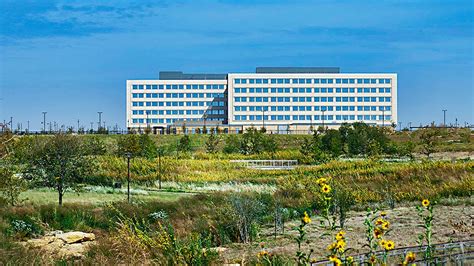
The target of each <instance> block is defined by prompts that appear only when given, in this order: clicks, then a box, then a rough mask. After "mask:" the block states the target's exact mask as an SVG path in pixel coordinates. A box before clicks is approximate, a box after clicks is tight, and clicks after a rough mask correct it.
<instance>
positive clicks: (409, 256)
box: [404, 251, 416, 264]
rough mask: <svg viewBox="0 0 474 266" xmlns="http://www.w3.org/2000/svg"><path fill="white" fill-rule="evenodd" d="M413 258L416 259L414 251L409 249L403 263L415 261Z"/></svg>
mask: <svg viewBox="0 0 474 266" xmlns="http://www.w3.org/2000/svg"><path fill="white" fill-rule="evenodd" d="M415 259H416V255H415V253H413V252H411V251H410V252H408V253H407V255H406V257H405V261H404V264H408V263H412V262H414V261H415Z"/></svg>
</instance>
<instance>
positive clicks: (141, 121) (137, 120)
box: [132, 117, 224, 124]
mask: <svg viewBox="0 0 474 266" xmlns="http://www.w3.org/2000/svg"><path fill="white" fill-rule="evenodd" d="M177 121H204V119H203V118H187V119H182V118H166V119H164V118H149V119H148V121H147V119H144V118H134V119H132V123H133V124H145V123H151V124H164V123H167V124H171V123H174V122H177ZM206 121H224V118H222V117H210V118H206Z"/></svg>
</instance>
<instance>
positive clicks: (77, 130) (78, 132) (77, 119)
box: [77, 119, 79, 134]
mask: <svg viewBox="0 0 474 266" xmlns="http://www.w3.org/2000/svg"><path fill="white" fill-rule="evenodd" d="M77 133H78V134H79V119H77Z"/></svg>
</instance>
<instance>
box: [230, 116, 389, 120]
mask: <svg viewBox="0 0 474 266" xmlns="http://www.w3.org/2000/svg"><path fill="white" fill-rule="evenodd" d="M356 117H357V120H358V121H362V120H373V121H382V120H384V116H382V115H357V116H356V115H315V116H311V115H293V116H291V115H265V116H262V115H248V116H247V115H235V116H234V120H235V121H263V120H264V119H265V121H290V120H293V121H295V120H297V121H305V120H306V121H313V120H314V121H322V120H336V121H346V120H352V121H355V120H356ZM263 118H264V119H263ZM334 118H335V119H334ZM391 119H392V116H391V115H386V116H385V120H387V121H389V120H391Z"/></svg>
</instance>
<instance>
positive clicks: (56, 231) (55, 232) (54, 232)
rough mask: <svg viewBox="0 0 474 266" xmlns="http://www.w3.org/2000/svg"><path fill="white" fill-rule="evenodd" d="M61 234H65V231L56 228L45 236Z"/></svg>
mask: <svg viewBox="0 0 474 266" xmlns="http://www.w3.org/2000/svg"><path fill="white" fill-rule="evenodd" d="M60 234H64V232H63V231H61V230H55V231H50V232H46V233H45V234H44V235H45V236H57V235H60Z"/></svg>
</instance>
